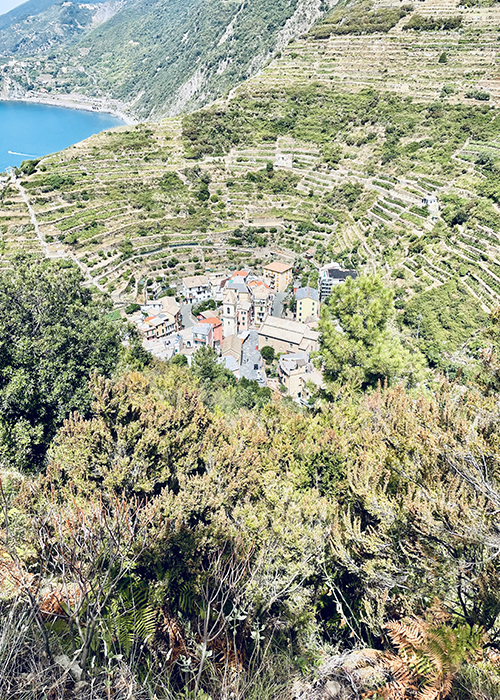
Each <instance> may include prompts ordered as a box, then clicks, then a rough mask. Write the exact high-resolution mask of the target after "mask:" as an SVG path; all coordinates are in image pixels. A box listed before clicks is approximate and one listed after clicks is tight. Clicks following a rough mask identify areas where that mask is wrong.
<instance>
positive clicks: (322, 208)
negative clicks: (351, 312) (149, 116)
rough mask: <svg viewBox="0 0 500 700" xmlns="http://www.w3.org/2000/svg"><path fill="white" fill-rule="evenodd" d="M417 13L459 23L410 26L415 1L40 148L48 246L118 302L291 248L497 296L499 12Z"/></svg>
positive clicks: (405, 284) (39, 190) (33, 181)
mask: <svg viewBox="0 0 500 700" xmlns="http://www.w3.org/2000/svg"><path fill="white" fill-rule="evenodd" d="M417 9H418V13H419V15H420V16H429V17H437V16H439V15H440V14H441V15H443V13H444V16H448V15H447V14H446V13H451V12H453V13H455V14H457V13H458V14H459V15H460V17H462V25H463V26H462V27H461V28H459V29H456V30H451V31H443V30H440V31H428V30H422V31H416V30H405V29H404V26H405V23H408V22H410V21H412V17H414V16H415V12H416V10H413V11H411V12H407V13H406V15H405V16H404V17H403V18H402V19H400V20H399V21H398V23H397V24H396V25H395V26H394V27H393V28H392V29H390V30H389V31H388V32H386V33H378V34H370V35H365V36H353V35H348V36H338V35H334V36H331V37H330V38H327V39H322V40H318V39H314V38H313V37H307V38H304V39H301V40H300V41H296V42H294V43H292V44H291V45H290V46H289V47H288V48H287V49H286V50H285V51H284V52H283V55H282V56H281V58H279V59H278V60H276V61H274V62H273V63H272V64H271V65H270V66H269V67H268V68H267V69H266V70H265V71H263V72H262V73H261V74H260V75H259V76H258V77H256V78H254V79H252V80H250V81H248V82H246V83H245V84H243V85H242V86H241V87H240V88H238V89H237V90H236V91H234V92H233V93H232V94H231V95H230V97H229V98H228V99H227V100H226V101H224V102H219V103H216V104H215V105H214V106H213V107H211V108H207V109H205V110H203V111H201V112H197V113H194V114H192V115H189V116H186V117H184V118H183V119H182V120H181V119H171V120H165V121H162V122H161V123H158V124H148V125H138V126H136V127H123V128H121V129H118V130H115V131H113V132H106V133H103V134H101V135H99V136H96V137H93V138H91V139H89V140H88V141H85V142H83V143H82V144H78V145H77V146H74V147H72V148H71V149H69V150H67V151H65V152H63V153H61V154H56V155H54V156H51V157H48V158H45V159H44V160H43V161H42V163H41V164H39V165H38V169H37V172H36V173H35V174H33V175H30V176H29V177H22V178H21V183H22V189H24V190H25V192H26V193H27V196H28V197H29V200H30V202H31V204H32V206H33V208H34V212H35V215H36V220H37V222H38V223H39V226H40V232H41V235H42V236H44V237H45V239H46V241H47V246H48V250H49V254H58V255H59V254H61V249H62V250H64V251H65V252H66V254H68V255H71V256H75V258H76V259H77V260H78V261H79V264H80V265H81V266H82V268H83V269H84V270H85V271H86V273H88V275H89V277H91V278H92V279H93V280H94V281H95V282H96V283H98V284H99V285H100V286H101V287H103V288H107V289H108V290H110V291H111V292H112V293H113V294H114V297H115V300H116V301H117V302H118V301H120V302H122V303H126V302H129V301H132V300H134V299H135V298H138V295H140V294H141V293H142V289H143V285H144V283H145V281H146V280H149V281H150V283H151V282H152V281H153V280H154V279H155V278H156V279H157V280H158V281H159V282H160V283H162V284H164V286H166V285H168V284H169V283H170V282H172V280H174V279H176V278H178V277H179V276H181V275H183V274H188V273H190V274H192V273H195V272H197V271H201V270H205V269H213V268H216V267H218V266H221V265H222V266H223V265H234V266H236V265H241V264H243V263H245V264H250V265H251V266H253V267H255V268H256V269H258V268H259V266H260V265H261V264H262V263H264V262H267V261H268V260H269V259H271V257H273V255H275V254H276V252H277V251H279V252H278V255H279V256H280V257H283V258H284V259H287V260H300V261H301V265H303V267H304V270H305V274H309V273H307V270H308V269H309V270H310V274H311V275H313V274H314V267H315V266H316V265H318V264H319V263H321V262H322V261H324V260H327V259H330V258H334V259H336V260H339V261H340V262H343V263H345V264H346V265H349V266H355V267H357V268H359V269H367V270H373V269H377V270H379V271H381V272H382V274H384V275H386V276H387V278H392V279H394V281H395V284H396V287H397V289H399V292H398V296H399V302H400V305H401V306H403V305H404V304H405V303H406V302H407V301H408V300H409V299H411V298H412V297H414V296H415V295H417V296H419V295H423V294H425V293H426V292H427V291H429V290H437V289H438V288H440V287H442V286H443V285H444V284H445V283H452V282H453V284H455V285H456V289H457V290H458V292H457V293H459V295H460V298H461V299H464V298H465V299H469V300H470V299H473V300H474V304H475V305H476V307H477V308H478V309H482V310H483V311H488V310H490V309H492V308H493V307H496V306H497V305H498V304H499V303H500V210H499V207H498V204H499V202H500V181H499V171H500V168H499V163H500V160H499V155H500V120H499V119H498V110H497V107H496V104H497V102H496V101H497V92H496V88H495V86H496V80H497V78H496V74H497V67H496V63H495V62H496V51H497V48H496V46H497V44H496V42H497V37H498V29H497V27H498V26H499V24H500V8H498V7H495V6H491V7H472V8H466V9H457V8H455V7H453V6H452V5H451V4H450V3H449V0H444V1H443V2H442V3H439V2H438V1H437V0H424V2H419V3H418V8H417ZM349 11H350V9H349V8H347V10H346V12H349ZM443 54H445V56H444V58H443ZM412 76H414V77H412ZM467 95H469V97H467ZM41 168H43V170H42V169H41ZM433 197H436V198H437V200H438V205H439V206H438V208H436V207H434V205H433V204H432V198H433ZM425 199H427V200H428V201H430V202H431V204H430V206H427V205H425V203H424V202H423V200H425ZM21 247H22V246H19V248H21ZM309 250H312V253H313V256H314V258H313V261H312V263H310V262H308V260H307V259H306V258H305V257H304V254H305V253H306V252H307V251H309ZM14 251H15V248H14V247H13V245H10V247H8V248H6V249H5V251H4V252H3V257H4V259H6V258H7V257H8V256H9V255H12V253H13V252H14ZM308 257H309V256H307V258H308ZM139 298H140V296H139Z"/></svg>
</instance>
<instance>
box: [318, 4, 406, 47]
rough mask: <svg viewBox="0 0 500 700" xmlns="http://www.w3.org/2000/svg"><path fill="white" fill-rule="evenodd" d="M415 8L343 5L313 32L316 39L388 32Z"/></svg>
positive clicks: (404, 5) (404, 6)
mask: <svg viewBox="0 0 500 700" xmlns="http://www.w3.org/2000/svg"><path fill="white" fill-rule="evenodd" d="M412 9H413V6H412V5H410V4H403V5H401V6H400V7H390V6H388V7H383V6H382V7H374V6H373V2H371V1H370V0H363V1H362V2H358V3H354V2H350V3H347V4H346V3H343V4H342V7H337V8H335V10H334V11H333V12H332V13H331V14H329V15H327V16H326V18H325V19H324V20H323V21H322V22H321V23H320V24H319V25H317V26H316V27H314V28H313V29H312V30H311V36H312V37H313V38H314V39H327V38H328V37H329V36H332V34H375V33H378V32H388V31H389V29H392V27H394V26H395V25H396V24H397V23H398V22H399V20H400V19H402V18H403V17H406V15H407V14H408V13H409V12H411V11H412Z"/></svg>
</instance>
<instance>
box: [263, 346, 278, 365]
mask: <svg viewBox="0 0 500 700" xmlns="http://www.w3.org/2000/svg"><path fill="white" fill-rule="evenodd" d="M260 354H261V355H262V357H263V358H264V360H265V361H266V362H267V364H268V365H269V364H271V362H272V361H273V360H274V354H275V353H274V348H272V347H271V346H270V345H265V346H264V347H263V348H262V350H261V351H260Z"/></svg>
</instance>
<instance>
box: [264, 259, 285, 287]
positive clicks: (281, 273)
mask: <svg viewBox="0 0 500 700" xmlns="http://www.w3.org/2000/svg"><path fill="white" fill-rule="evenodd" d="M264 282H265V283H266V284H267V285H268V286H269V287H270V288H271V289H272V290H273V291H274V292H284V291H285V290H286V288H287V287H288V286H289V285H290V284H292V266H291V265H289V264H288V263H282V262H272V263H270V264H269V265H266V266H265V267H264Z"/></svg>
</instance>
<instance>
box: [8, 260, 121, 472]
mask: <svg viewBox="0 0 500 700" xmlns="http://www.w3.org/2000/svg"><path fill="white" fill-rule="evenodd" d="M82 283H83V277H82V275H81V273H80V271H79V270H78V269H77V268H76V267H73V266H67V265H64V264H63V263H59V262H57V263H56V262H43V263H26V264H22V265H20V266H19V267H17V268H16V269H15V270H14V271H12V270H9V271H8V272H3V273H2V274H1V275H0V305H1V306H2V308H3V309H4V314H3V315H2V319H1V320H0V405H1V417H0V455H1V459H2V461H3V462H4V463H8V464H10V465H15V466H16V467H19V468H28V469H34V468H35V469H40V468H42V466H43V464H44V458H45V452H46V450H47V447H48V445H49V443H50V440H51V439H52V437H53V436H54V434H55V432H56V430H57V428H58V427H59V426H60V425H61V424H62V422H63V420H64V418H66V417H67V416H68V415H69V414H70V413H71V411H75V410H78V411H80V412H82V413H84V414H85V413H86V412H87V411H88V410H89V408H90V402H91V396H90V392H89V388H88V384H89V376H90V374H91V373H92V372H94V371H96V372H99V373H101V374H103V375H107V376H109V375H110V374H111V373H112V371H113V369H114V368H115V366H116V364H117V361H118V358H119V356H120V349H121V343H120V327H119V326H117V325H116V323H113V322H112V321H109V320H107V319H106V318H105V313H106V312H107V311H108V310H109V302H108V301H107V300H106V299H105V298H103V297H101V296H98V295H97V294H95V293H93V292H91V291H90V290H89V289H87V288H85V287H84V286H83V284H82Z"/></svg>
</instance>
